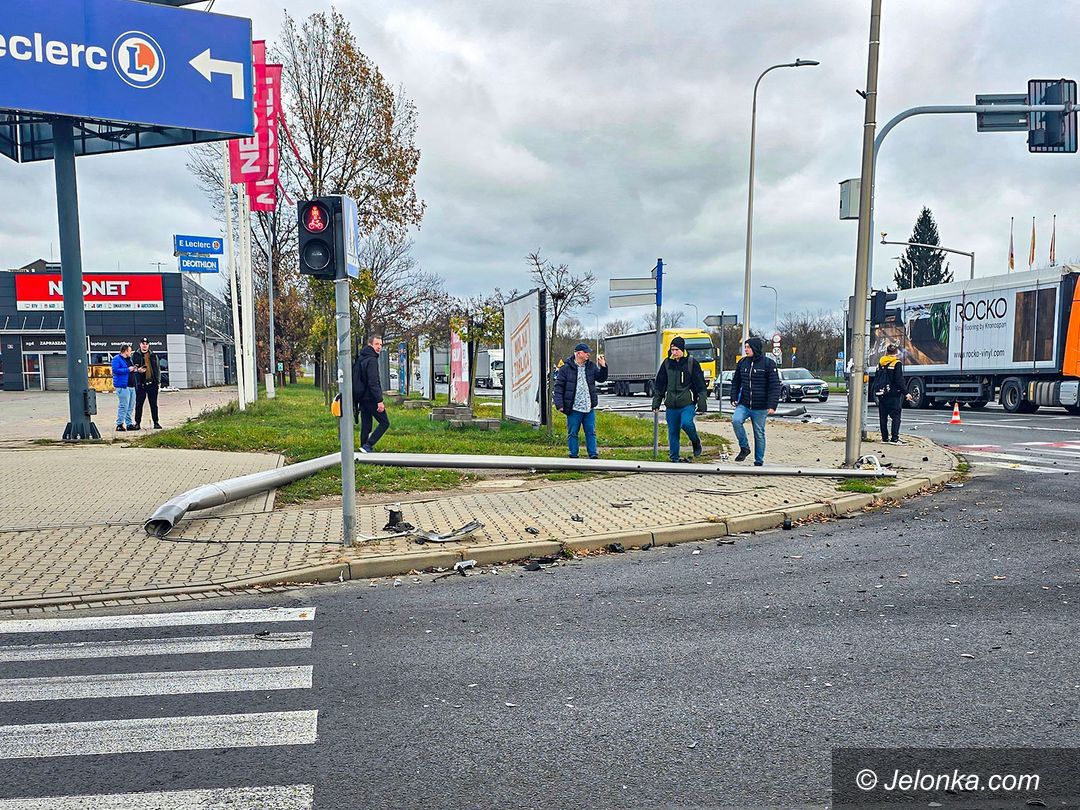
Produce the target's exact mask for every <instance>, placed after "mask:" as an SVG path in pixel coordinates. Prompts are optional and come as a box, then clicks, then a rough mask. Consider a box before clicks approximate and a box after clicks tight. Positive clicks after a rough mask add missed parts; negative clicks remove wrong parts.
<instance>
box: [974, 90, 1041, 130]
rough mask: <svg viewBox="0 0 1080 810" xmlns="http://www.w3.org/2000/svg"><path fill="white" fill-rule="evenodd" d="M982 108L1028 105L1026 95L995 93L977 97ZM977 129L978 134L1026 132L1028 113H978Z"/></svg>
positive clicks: (976, 101) (976, 119) (976, 99)
mask: <svg viewBox="0 0 1080 810" xmlns="http://www.w3.org/2000/svg"><path fill="white" fill-rule="evenodd" d="M975 103H976V104H978V105H980V106H986V105H991V104H997V105H1002V104H1027V103H1028V99H1027V94H1026V93H995V94H989V95H987V94H983V95H976V96H975ZM975 127H976V131H978V132H1026V131H1027V128H1028V116H1027V113H977V114H976V115H975Z"/></svg>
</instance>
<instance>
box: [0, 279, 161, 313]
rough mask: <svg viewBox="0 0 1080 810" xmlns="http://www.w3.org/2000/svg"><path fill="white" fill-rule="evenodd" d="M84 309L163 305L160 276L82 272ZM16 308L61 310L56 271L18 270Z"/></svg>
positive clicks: (61, 297)
mask: <svg viewBox="0 0 1080 810" xmlns="http://www.w3.org/2000/svg"><path fill="white" fill-rule="evenodd" d="M83 300H84V301H85V306H86V309H164V308H165V304H164V300H163V296H162V293H161V276H159V275H153V274H149V273H147V274H143V273H133V274H131V275H121V274H119V273H99V274H84V275H83ZM15 308H16V309H21V310H58V309H59V310H62V309H63V308H64V293H63V287H62V285H61V282H60V274H59V273H19V274H16V276H15Z"/></svg>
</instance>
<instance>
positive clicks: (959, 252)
mask: <svg viewBox="0 0 1080 810" xmlns="http://www.w3.org/2000/svg"><path fill="white" fill-rule="evenodd" d="M886 236H888V234H887V233H885V231H882V232H881V244H883V245H903V246H905V247H921V248H930V249H931V250H940V251H941V252H942V253H955V254H957V255H959V256H967V257H968V258H969V259H971V276H970V277H971V278H975V251H974V250H970V251H969V250H954V249H953V248H947V247H942V246H941V245H928V244H926V243H924V242H887V241H885V237H886ZM896 258H900V257H899V256H897V257H896ZM908 286H909V287H914V286H915V267H914V265H913V266H912V268H911V279H910V281H909V282H908Z"/></svg>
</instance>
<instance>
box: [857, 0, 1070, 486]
mask: <svg viewBox="0 0 1080 810" xmlns="http://www.w3.org/2000/svg"><path fill="white" fill-rule="evenodd" d="M880 16H881V2H880V0H874V2H873V8H872V11H871V22H870V66H869V68H868V75H867V88H866V94H867V102H866V117H865V123H864V127H865V129H864V132H863V135H864V138H863V167H862V188H861V194H860V199H859V242H858V245H857V249H856V262H855V301H854V304H855V312H854V313H853V315H854V318H853V324H854V326H853V331H852V335H851V354H852V357H851V359H852V361H853V363H854V368H853V369H852V372H851V378H850V381H849V385H848V414H847V438H846V442H845V446H844V464H845V466H848V467H853V466H855V464H856V463H857V462H858V460H859V457H860V456H861V454H862V446H861V442H862V436H863V431H864V421H865V420H864V414H865V402H866V389H865V385H864V374H865V373H866V348H867V345H868V341H869V335H870V325H869V313H868V299H869V295H870V283H871V280H872V279H873V273H874V252H873V250H872V249H871V247H872V246H871V240H872V234H873V231H874V178H875V176H876V173H877V159H878V155H879V154H880V152H881V144H882V142H883V141H884V140H885V136H886V135H888V134H889V133H890V132H891V131H892V129H893V127H895V126H896V125H897V124H899V123H900V122H901V121H905V120H907V119H908V118H913V117H914V116H916V115H955V114H968V115H972V114H975V115H977V114H980V113H987V114H999V113H1000V114H1011V113H1033V112H1061V113H1072V112H1076V111H1077V110H1078V109H1080V105H1075V104H968V105H956V106H950V105H945V106H927V107H912V108H911V109H908V110H904V111H903V112H901V113H898V114H897V115H895V116H893V118H891V119H890V120H889V122H888V123H887V124H885V126H883V127H882V128H881V132H879V133H878V134H877V137H874V118H875V117H876V113H877V50H878V39H879V36H880V25H881V20H880ZM871 139H872V140H871ZM867 141H870V144H869V147H870V148H868V143H867Z"/></svg>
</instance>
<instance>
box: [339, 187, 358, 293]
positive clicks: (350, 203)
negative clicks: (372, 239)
mask: <svg viewBox="0 0 1080 810" xmlns="http://www.w3.org/2000/svg"><path fill="white" fill-rule="evenodd" d="M341 226H342V229H343V233H342V238H343V240H344V242H345V273H346V275H348V276H349V277H350V278H359V277H360V216H359V213H358V211H357V207H356V200H354V199H353V198H352V197H348V196H346V195H344V194H342V195H341Z"/></svg>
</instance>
